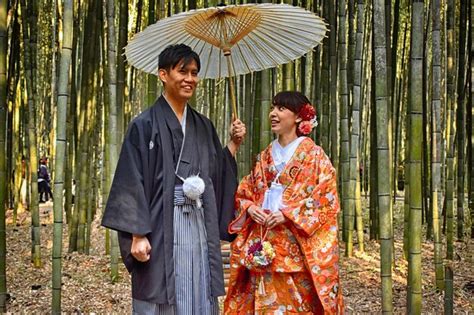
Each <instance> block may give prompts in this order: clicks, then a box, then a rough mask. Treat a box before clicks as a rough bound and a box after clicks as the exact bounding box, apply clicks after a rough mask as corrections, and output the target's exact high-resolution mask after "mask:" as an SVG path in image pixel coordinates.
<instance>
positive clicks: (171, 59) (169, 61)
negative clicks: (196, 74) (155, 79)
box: [158, 44, 201, 71]
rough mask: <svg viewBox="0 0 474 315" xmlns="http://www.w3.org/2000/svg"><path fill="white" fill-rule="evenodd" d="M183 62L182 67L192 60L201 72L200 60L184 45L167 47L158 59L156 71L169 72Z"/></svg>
mask: <svg viewBox="0 0 474 315" xmlns="http://www.w3.org/2000/svg"><path fill="white" fill-rule="evenodd" d="M181 60H182V61H183V66H187V65H188V64H190V63H191V62H192V61H193V60H194V61H196V64H197V68H198V71H199V70H201V60H200V59H199V55H198V54H197V53H196V52H195V51H193V50H192V49H191V47H189V46H187V45H185V44H177V45H169V46H168V47H166V48H165V49H164V50H163V51H162V52H161V53H160V55H159V57H158V70H159V69H164V70H166V71H169V70H171V69H173V68H174V67H176V66H177V65H178V63H180V62H181Z"/></svg>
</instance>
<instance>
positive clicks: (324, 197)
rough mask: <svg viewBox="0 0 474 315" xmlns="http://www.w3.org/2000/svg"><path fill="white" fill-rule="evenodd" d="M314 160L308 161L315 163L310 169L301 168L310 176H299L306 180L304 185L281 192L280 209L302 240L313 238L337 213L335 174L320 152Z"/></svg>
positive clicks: (325, 157) (326, 158)
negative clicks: (282, 207)
mask: <svg viewBox="0 0 474 315" xmlns="http://www.w3.org/2000/svg"><path fill="white" fill-rule="evenodd" d="M315 159H316V160H315V161H310V162H311V163H315V164H314V165H313V167H305V169H307V170H312V174H306V175H308V176H304V174H301V175H303V176H299V177H300V178H301V177H304V178H306V180H305V182H303V183H302V184H301V185H294V187H292V188H293V189H288V190H287V191H285V194H284V200H285V205H286V207H285V208H284V209H282V212H283V214H284V215H285V217H286V218H287V219H289V220H290V221H291V222H292V223H293V225H294V226H295V228H296V230H298V232H300V233H304V236H306V237H310V236H313V234H314V233H315V232H316V231H317V230H318V229H320V228H321V227H322V226H323V225H324V224H326V223H327V222H328V219H329V218H331V219H333V218H335V217H336V216H337V213H338V212H339V202H338V198H337V184H336V177H337V176H336V171H335V169H334V167H333V166H332V164H331V162H330V161H329V158H328V157H327V156H326V154H324V153H323V152H322V150H321V151H320V152H319V153H318V154H316V155H315ZM308 166H309V165H308ZM303 172H304V171H303Z"/></svg>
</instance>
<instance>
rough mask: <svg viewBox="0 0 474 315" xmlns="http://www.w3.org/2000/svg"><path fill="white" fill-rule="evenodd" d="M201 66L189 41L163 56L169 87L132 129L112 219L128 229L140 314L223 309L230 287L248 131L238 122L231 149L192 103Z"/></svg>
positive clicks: (127, 250)
mask: <svg viewBox="0 0 474 315" xmlns="http://www.w3.org/2000/svg"><path fill="white" fill-rule="evenodd" d="M199 69H200V60H199V56H198V55H197V54H196V53H195V52H194V51H192V50H191V48H189V47H188V46H186V45H182V44H180V45H174V46H169V47H168V48H166V49H165V50H164V51H163V52H162V53H161V54H160V56H159V76H160V79H161V81H162V82H163V85H164V92H163V94H162V96H160V97H159V98H158V100H157V101H156V103H155V104H154V105H153V106H152V107H150V108H149V109H147V110H145V111H144V112H142V113H141V114H140V115H139V116H138V117H136V118H135V119H134V120H133V121H132V122H131V123H130V125H129V127H128V131H127V135H126V137H125V139H124V142H123V145H122V150H121V153H120V157H119V161H118V164H117V169H116V172H115V176H114V180H113V183H112V187H111V191H110V194H109V199H108V202H107V206H106V209H105V212H104V217H103V219H102V225H103V226H106V227H108V228H111V229H114V230H116V231H118V234H119V243H120V250H121V254H122V258H123V261H124V263H125V266H126V267H127V269H128V271H129V272H130V273H131V275H132V297H133V302H132V304H133V312H134V313H135V314H218V312H219V308H218V304H217V297H218V296H220V295H224V294H225V291H224V280H223V270H222V258H221V252H220V240H221V239H223V240H229V238H230V236H229V234H228V233H227V225H228V223H229V222H230V220H231V219H232V218H233V215H234V210H233V203H234V193H235V189H236V187H237V178H236V173H237V165H236V163H235V159H234V155H235V153H236V151H237V149H238V147H239V146H240V143H241V142H242V139H243V137H244V136H245V133H246V131H245V125H244V124H243V123H242V122H241V121H240V120H235V121H234V122H233V123H232V127H231V135H232V136H231V141H230V142H229V144H228V145H227V146H226V147H225V148H222V146H221V144H220V141H219V139H218V137H217V133H216V131H215V129H214V126H213V125H212V123H211V122H210V120H209V119H207V118H206V117H204V116H203V115H201V114H199V113H198V112H196V111H195V110H194V109H192V108H191V107H190V106H188V105H187V102H188V100H189V99H190V98H191V97H192V95H193V93H194V90H195V88H196V85H197V82H198V76H197V75H198V72H199ZM183 182H184V185H183ZM189 187H191V188H189ZM197 196H198V197H197Z"/></svg>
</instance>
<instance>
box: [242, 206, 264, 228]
mask: <svg viewBox="0 0 474 315" xmlns="http://www.w3.org/2000/svg"><path fill="white" fill-rule="evenodd" d="M247 212H248V214H249V215H250V217H251V218H252V220H254V221H255V222H257V223H258V224H261V225H264V224H265V221H266V220H267V218H268V216H269V215H268V213H267V212H266V211H265V210H262V209H260V208H257V207H250V208H249V209H248V210H247Z"/></svg>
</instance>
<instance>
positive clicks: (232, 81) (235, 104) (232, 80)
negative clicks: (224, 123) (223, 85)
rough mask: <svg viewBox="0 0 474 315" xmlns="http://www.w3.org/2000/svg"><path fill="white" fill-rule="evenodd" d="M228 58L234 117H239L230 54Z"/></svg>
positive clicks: (227, 55)
mask: <svg viewBox="0 0 474 315" xmlns="http://www.w3.org/2000/svg"><path fill="white" fill-rule="evenodd" d="M225 56H226V60H227V68H228V69H229V81H230V98H231V101H232V113H233V114H234V117H233V118H234V119H238V118H239V116H238V114H237V99H236V97H235V84H234V68H233V66H232V59H231V55H230V51H229V54H226V55H225Z"/></svg>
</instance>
